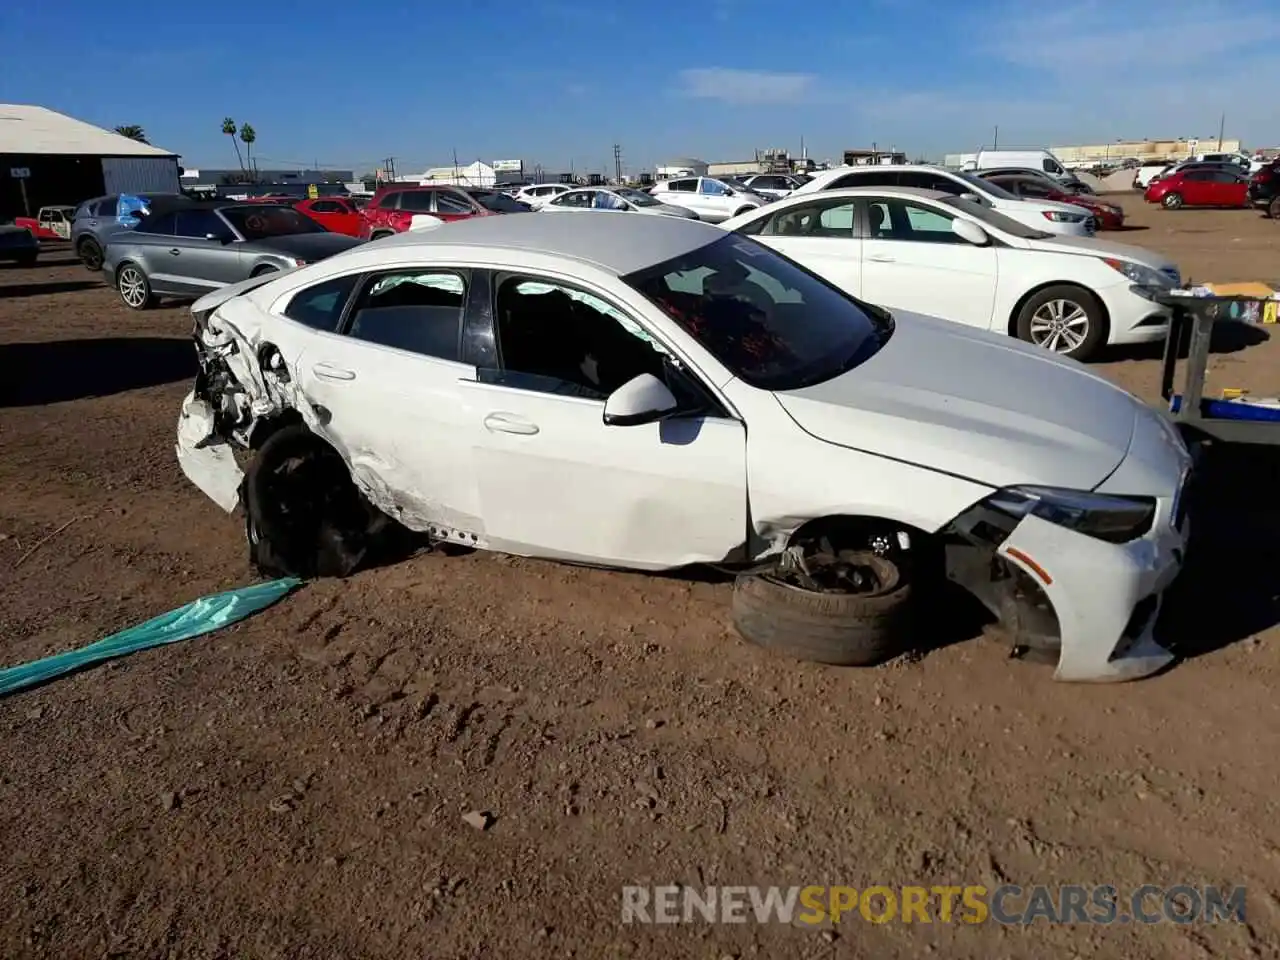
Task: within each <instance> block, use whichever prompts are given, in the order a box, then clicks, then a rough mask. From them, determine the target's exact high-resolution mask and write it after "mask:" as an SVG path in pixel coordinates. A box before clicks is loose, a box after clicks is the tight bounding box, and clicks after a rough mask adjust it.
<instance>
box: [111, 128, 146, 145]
mask: <svg viewBox="0 0 1280 960" xmlns="http://www.w3.org/2000/svg"><path fill="white" fill-rule="evenodd" d="M116 133H118V134H120V136H122V137H128V138H129V139H130V140H137V141H138V142H139V143H149V142H150V141H149V140H147V132H146V131H145V130H143V129H142V128H141V127H140V126H138V125H137V124H136V123H126V124H124V125H123V126H119V127H116Z"/></svg>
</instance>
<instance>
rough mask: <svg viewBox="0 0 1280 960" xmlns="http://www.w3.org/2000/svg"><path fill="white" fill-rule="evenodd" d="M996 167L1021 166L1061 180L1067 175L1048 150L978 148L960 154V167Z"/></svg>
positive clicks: (967, 168) (977, 168)
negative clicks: (975, 151)
mask: <svg viewBox="0 0 1280 960" xmlns="http://www.w3.org/2000/svg"><path fill="white" fill-rule="evenodd" d="M998 167H1023V168H1025V169H1027V170H1038V171H1040V172H1041V173H1047V174H1048V175H1049V176H1051V177H1053V178H1055V179H1058V180H1062V179H1065V178H1066V176H1067V170H1066V167H1065V166H1064V165H1063V163H1062V161H1061V160H1059V159H1058V158H1057V157H1055V156H1054V155H1053V153H1052V152H1051V151H1049V150H979V151H978V152H977V153H974V154H961V156H960V169H962V170H965V171H968V170H995V169H996V168H998Z"/></svg>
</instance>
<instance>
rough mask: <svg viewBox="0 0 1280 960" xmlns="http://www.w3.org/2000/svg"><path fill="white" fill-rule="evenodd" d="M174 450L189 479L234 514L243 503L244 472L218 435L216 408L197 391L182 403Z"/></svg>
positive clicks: (229, 448) (188, 395) (224, 508)
mask: <svg viewBox="0 0 1280 960" xmlns="http://www.w3.org/2000/svg"><path fill="white" fill-rule="evenodd" d="M175 450H176V452H177V455H178V465H179V466H180V467H181V468H182V472H183V473H184V474H185V475H186V477H187V479H188V480H190V481H191V482H192V483H194V484H195V485H196V487H198V488H199V489H200V491H201V492H203V493H204V495H205V496H207V497H208V498H209V499H210V500H212V501H213V502H214V503H216V504H217V505H218V506H220V507H221V508H222V509H223V510H225V511H227V512H228V513H231V512H233V511H234V510H235V509H236V507H237V506H238V505H239V503H240V484H241V482H242V481H243V480H244V471H242V470H241V469H240V465H239V464H238V463H236V458H235V454H234V452H233V451H232V449H231V447H230V445H228V444H227V442H226V441H225V440H223V439H222V438H221V437H219V436H218V435H217V433H216V432H215V429H214V413H213V408H212V407H211V406H210V405H209V403H208V401H206V400H202V399H200V398H199V397H197V396H196V395H195V391H194V390H193V391H192V392H190V393H188V394H187V396H186V398H185V399H184V400H183V401H182V412H181V413H180V414H179V416H178V442H177V444H176V447H175Z"/></svg>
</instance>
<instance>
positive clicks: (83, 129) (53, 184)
mask: <svg viewBox="0 0 1280 960" xmlns="http://www.w3.org/2000/svg"><path fill="white" fill-rule="evenodd" d="M178 173H179V168H178V155H177V154H176V153H171V152H169V151H168V150H164V149H161V148H160V147H153V146H151V145H150V144H147V143H141V142H139V141H137V140H131V139H129V138H128V137H123V136H121V135H120V134H118V133H115V132H114V131H111V130H104V129H102V128H101V127H95V126H93V125H92V124H88V123H85V122H83V121H81V120H76V119H74V118H72V117H68V116H65V115H64V114H61V113H55V112H54V111H53V110H48V109H46V108H44V107H37V106H31V105H29V104H0V221H3V220H5V219H9V218H12V217H21V216H24V215H27V214H30V215H32V216H34V215H35V214H36V212H37V211H38V210H39V209H40V208H41V207H46V206H55V205H73V204H78V203H80V202H81V201H82V200H88V199H89V198H90V197H100V196H103V195H104V194H108V193H177V192H178Z"/></svg>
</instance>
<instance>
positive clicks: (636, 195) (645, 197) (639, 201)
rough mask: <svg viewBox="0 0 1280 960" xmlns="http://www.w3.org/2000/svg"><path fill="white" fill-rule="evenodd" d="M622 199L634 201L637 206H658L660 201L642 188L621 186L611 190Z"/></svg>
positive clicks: (660, 204)
mask: <svg viewBox="0 0 1280 960" xmlns="http://www.w3.org/2000/svg"><path fill="white" fill-rule="evenodd" d="M613 192H614V193H616V194H617V195H618V196H620V197H622V199H624V200H628V201H630V202H631V203H634V204H635V205H636V206H637V207H660V206H662V203H661V201H659V200H655V199H654V198H653V197H651V196H650V195H649V194H647V193H645V192H644V191H643V190H632V189H631V188H630V187H623V188H620V189H618V190H615V191H613Z"/></svg>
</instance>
